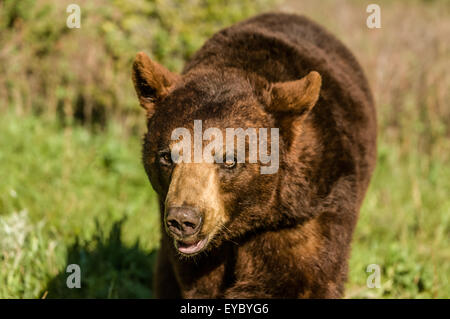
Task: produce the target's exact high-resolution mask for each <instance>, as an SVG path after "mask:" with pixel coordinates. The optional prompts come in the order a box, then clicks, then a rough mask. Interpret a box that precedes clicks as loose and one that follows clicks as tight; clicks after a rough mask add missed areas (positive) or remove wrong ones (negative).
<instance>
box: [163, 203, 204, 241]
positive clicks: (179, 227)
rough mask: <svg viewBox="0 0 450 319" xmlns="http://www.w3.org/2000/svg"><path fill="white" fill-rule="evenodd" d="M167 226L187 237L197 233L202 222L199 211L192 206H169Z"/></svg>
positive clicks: (177, 233) (178, 234) (179, 234)
mask: <svg viewBox="0 0 450 319" xmlns="http://www.w3.org/2000/svg"><path fill="white" fill-rule="evenodd" d="M166 223H167V228H168V229H169V231H170V232H171V233H172V234H174V235H177V236H180V237H186V236H190V235H193V234H195V233H197V232H198V231H199V230H200V226H201V224H202V218H201V215H200V213H199V211H198V210H197V209H196V208H192V207H169V209H168V210H167V217H166Z"/></svg>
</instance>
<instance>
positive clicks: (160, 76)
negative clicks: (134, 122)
mask: <svg viewBox="0 0 450 319" xmlns="http://www.w3.org/2000/svg"><path fill="white" fill-rule="evenodd" d="M132 77H133V83H134V88H135V89H136V93H137V95H138V98H139V103H140V104H141V106H142V107H143V108H144V109H145V110H146V111H147V117H149V118H150V117H151V116H152V115H153V113H154V112H155V103H156V102H158V100H161V99H162V98H163V97H165V96H166V95H167V94H168V93H169V90H170V88H171V87H172V86H173V85H174V84H175V83H176V81H177V80H178V75H177V74H175V73H172V72H170V71H169V70H167V69H166V68H165V67H163V66H162V65H160V64H158V63H156V62H154V61H152V60H151V59H150V58H149V57H148V56H147V55H146V54H145V53H144V52H139V53H138V54H137V55H136V58H135V60H134V63H133V75H132Z"/></svg>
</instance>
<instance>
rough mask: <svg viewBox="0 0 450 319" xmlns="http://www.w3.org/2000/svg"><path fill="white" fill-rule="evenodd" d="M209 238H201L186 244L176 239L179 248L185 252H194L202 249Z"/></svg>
mask: <svg viewBox="0 0 450 319" xmlns="http://www.w3.org/2000/svg"><path fill="white" fill-rule="evenodd" d="M206 241H207V238H204V239H201V240H199V241H197V242H195V243H193V244H186V243H183V242H181V241H176V247H177V249H178V250H179V251H180V252H182V253H183V254H187V255H189V254H194V253H196V252H198V251H200V250H201V249H202V248H203V247H204V246H205V244H206Z"/></svg>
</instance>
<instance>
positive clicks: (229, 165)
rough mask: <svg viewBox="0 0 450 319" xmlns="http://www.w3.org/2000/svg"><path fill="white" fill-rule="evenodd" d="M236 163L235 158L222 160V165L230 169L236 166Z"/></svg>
mask: <svg viewBox="0 0 450 319" xmlns="http://www.w3.org/2000/svg"><path fill="white" fill-rule="evenodd" d="M236 163H237V160H236V158H233V159H225V161H224V162H223V166H225V167H226V168H229V169H231V168H235V167H236Z"/></svg>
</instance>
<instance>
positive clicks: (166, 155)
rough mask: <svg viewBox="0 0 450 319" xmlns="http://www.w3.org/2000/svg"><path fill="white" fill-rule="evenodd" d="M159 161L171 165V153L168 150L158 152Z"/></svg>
mask: <svg viewBox="0 0 450 319" xmlns="http://www.w3.org/2000/svg"><path fill="white" fill-rule="evenodd" d="M159 162H160V163H161V164H162V165H164V166H171V165H172V164H173V161H172V156H171V153H170V152H169V151H162V152H160V153H159Z"/></svg>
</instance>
